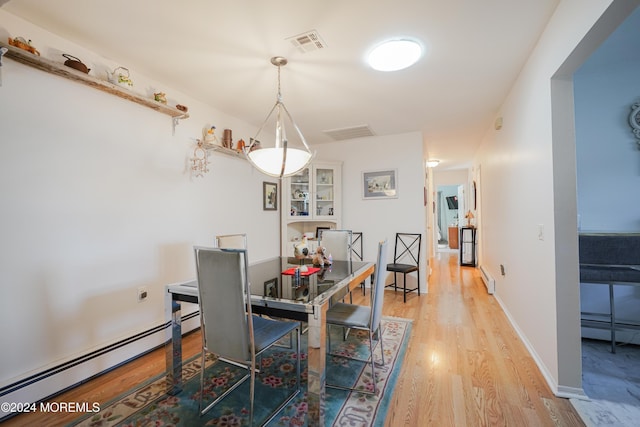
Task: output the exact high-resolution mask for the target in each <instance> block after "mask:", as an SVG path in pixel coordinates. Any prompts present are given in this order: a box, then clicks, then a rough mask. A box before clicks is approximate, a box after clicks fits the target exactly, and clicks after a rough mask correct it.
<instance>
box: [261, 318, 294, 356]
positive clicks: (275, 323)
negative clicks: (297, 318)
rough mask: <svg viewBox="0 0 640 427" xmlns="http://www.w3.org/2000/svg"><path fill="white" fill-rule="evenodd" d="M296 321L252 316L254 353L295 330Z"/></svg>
mask: <svg viewBox="0 0 640 427" xmlns="http://www.w3.org/2000/svg"><path fill="white" fill-rule="evenodd" d="M298 325H299V323H298V322H290V321H283V320H273V319H266V318H264V317H260V316H255V315H254V316H253V335H254V339H255V342H256V353H258V352H260V351H262V350H264V349H265V348H267V347H269V346H270V345H271V344H273V343H274V342H276V341H278V340H279V339H280V338H282V337H283V336H285V335H286V334H288V333H289V332H291V331H293V330H295V329H296V328H297V327H298Z"/></svg>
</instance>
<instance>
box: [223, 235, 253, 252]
mask: <svg viewBox="0 0 640 427" xmlns="http://www.w3.org/2000/svg"><path fill="white" fill-rule="evenodd" d="M215 247H216V248H224V249H247V235H246V234H224V235H219V236H216V242H215Z"/></svg>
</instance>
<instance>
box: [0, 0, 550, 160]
mask: <svg viewBox="0 0 640 427" xmlns="http://www.w3.org/2000/svg"><path fill="white" fill-rule="evenodd" d="M558 3H559V0H535V1H517V2H516V1H513V0H485V1H481V2H480V1H477V0H447V1H442V0H397V1H395V2H386V1H385V2H383V1H378V2H374V1H370V0H325V1H316V2H308V1H300V0H298V1H292V0H270V1H259V0H255V1H249V0H236V1H220V0H190V1H175V0H136V1H131V0H109V1H106V0H92V1H87V0H55V1H42V0H8V1H7V0H0V7H2V8H3V9H4V10H6V11H7V12H9V13H11V14H14V15H16V16H18V17H21V18H23V19H25V20H26V21H29V22H32V23H33V24H35V25H37V26H40V27H42V28H45V29H47V30H49V31H50V32H52V33H55V34H57V35H59V36H61V37H64V38H66V39H68V40H71V41H73V42H75V43H77V44H78V45H81V46H83V47H85V48H87V49H90V50H92V51H94V52H96V53H97V54H100V55H101V56H103V57H105V58H107V59H110V60H113V61H115V62H117V63H119V64H121V65H122V66H125V67H127V68H129V69H130V70H132V76H131V77H132V80H133V81H134V82H135V72H139V73H141V74H143V75H146V76H148V77H150V78H152V79H154V80H156V81H158V82H166V84H167V87H168V88H173V89H174V90H179V91H180V92H183V93H185V94H187V95H189V96H191V97H193V98H195V99H197V100H200V101H202V102H204V103H206V104H208V105H211V106H212V107H215V108H217V109H219V110H221V111H224V112H225V113H226V114H229V115H231V116H235V117H237V118H239V119H242V120H244V121H246V122H248V123H250V124H252V125H255V126H256V127H257V126H259V125H260V124H261V123H262V121H263V120H264V118H265V117H266V115H267V113H268V112H269V109H270V108H271V107H272V105H273V103H274V102H275V98H276V92H277V91H276V81H277V71H276V68H275V67H274V66H273V65H271V63H270V58H271V57H273V56H276V55H279V56H284V57H286V58H287V59H288V60H289V64H288V65H287V66H286V67H284V68H283V69H282V96H283V99H284V102H285V104H286V106H287V108H288V109H289V111H290V112H291V114H292V115H293V117H294V119H295V120H296V122H297V124H298V125H299V127H300V128H301V130H302V132H303V133H304V135H305V137H306V139H307V140H308V142H309V143H310V144H311V145H314V144H322V143H326V142H332V141H334V139H333V138H332V137H330V136H329V135H328V134H327V133H326V131H328V130H335V129H343V128H351V127H356V126H362V125H367V126H369V128H370V129H371V131H372V132H373V133H374V134H375V135H390V134H398V133H404V132H413V131H420V132H422V135H423V140H424V143H425V146H426V147H427V149H428V154H429V156H430V157H431V158H437V159H440V160H441V166H440V167H439V169H457V168H461V167H467V166H468V165H469V162H470V160H471V158H472V157H473V154H474V152H475V150H476V147H477V145H478V144H479V142H480V140H481V138H482V136H483V134H484V133H485V132H486V131H487V130H488V129H490V127H491V126H492V124H493V122H494V120H495V119H496V117H497V115H498V114H499V111H498V108H499V106H500V105H501V103H502V101H503V99H504V98H505V96H506V95H507V93H508V91H509V89H510V87H511V85H512V84H513V82H514V81H515V79H516V77H517V75H518V73H519V71H520V69H521V68H522V66H523V65H524V62H525V61H526V59H527V57H528V56H529V54H530V52H531V51H532V49H533V48H534V46H535V43H536V41H537V39H538V37H539V35H540V34H541V32H542V31H543V29H544V27H545V25H546V22H547V20H548V19H549V17H550V16H551V14H552V13H553V11H554V9H555V7H556V5H557V4H558ZM311 30H315V31H316V32H317V33H318V34H319V36H320V37H321V40H322V42H323V45H324V47H323V48H322V49H317V50H312V51H307V52H303V51H301V50H299V49H298V48H297V47H295V46H294V45H293V44H292V43H291V42H290V41H289V40H288V39H289V38H290V37H294V36H297V35H300V34H302V33H305V32H308V31H311ZM19 35H20V34H14V35H13V36H19ZM20 36H24V37H28V35H20ZM399 36H409V37H412V38H417V39H418V40H420V41H421V42H422V44H423V45H424V47H425V48H426V54H425V55H424V56H423V57H422V59H421V60H420V61H419V62H418V64H416V65H414V66H413V67H411V68H409V69H406V70H402V71H397V72H393V73H383V72H378V71H374V70H372V69H370V68H369V67H368V66H367V65H366V64H365V62H364V57H365V55H366V53H367V51H368V50H369V49H370V48H371V47H373V46H374V45H375V44H377V43H379V42H380V41H382V40H384V39H387V38H392V37H399ZM34 45H36V47H37V41H35V40H34ZM167 92H168V93H167V96H168V97H169V98H171V94H170V93H169V90H167Z"/></svg>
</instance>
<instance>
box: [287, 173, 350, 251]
mask: <svg viewBox="0 0 640 427" xmlns="http://www.w3.org/2000/svg"><path fill="white" fill-rule="evenodd" d="M341 171H342V164H341V163H325V162H314V163H311V164H310V165H309V166H308V167H307V168H305V169H303V170H302V171H300V172H299V173H297V174H295V175H292V176H290V177H288V178H285V179H284V180H283V181H282V183H283V184H282V202H283V203H282V206H283V212H282V222H283V227H282V244H283V247H282V254H283V255H292V254H293V249H292V248H293V246H294V245H295V244H296V243H299V242H300V241H301V240H302V237H303V236H304V235H305V234H306V235H307V240H308V243H309V248H310V250H315V247H316V245H314V241H316V238H317V236H316V234H317V231H318V229H322V228H333V229H337V228H340V224H341V203H342V182H341Z"/></svg>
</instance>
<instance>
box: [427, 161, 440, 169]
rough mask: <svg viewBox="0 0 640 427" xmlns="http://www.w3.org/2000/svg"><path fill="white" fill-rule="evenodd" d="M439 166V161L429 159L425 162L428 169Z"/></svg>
mask: <svg viewBox="0 0 640 427" xmlns="http://www.w3.org/2000/svg"><path fill="white" fill-rule="evenodd" d="M439 164H440V160H436V159H429V160H427V167H428V168H435V167H436V166H438V165H439Z"/></svg>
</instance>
